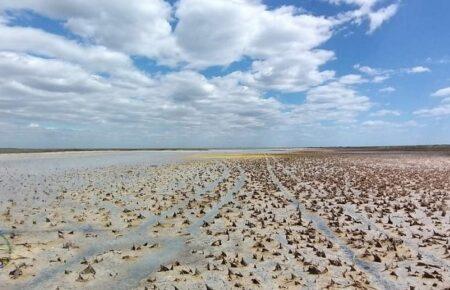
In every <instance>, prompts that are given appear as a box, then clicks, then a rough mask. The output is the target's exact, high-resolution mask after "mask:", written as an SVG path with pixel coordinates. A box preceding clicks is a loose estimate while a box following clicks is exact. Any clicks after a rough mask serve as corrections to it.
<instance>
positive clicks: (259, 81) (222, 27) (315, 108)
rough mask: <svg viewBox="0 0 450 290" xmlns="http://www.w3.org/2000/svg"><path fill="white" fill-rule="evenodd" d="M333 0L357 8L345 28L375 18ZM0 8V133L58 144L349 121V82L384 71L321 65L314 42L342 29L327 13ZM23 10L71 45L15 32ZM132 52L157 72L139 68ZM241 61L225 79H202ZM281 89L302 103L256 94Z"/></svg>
mask: <svg viewBox="0 0 450 290" xmlns="http://www.w3.org/2000/svg"><path fill="white" fill-rule="evenodd" d="M345 1H346V2H347V3H349V4H355V5H358V8H357V9H356V10H354V11H353V12H352V13H353V16H351V17H350V18H348V20H346V21H355V20H356V19H363V18H364V19H369V21H370V23H371V25H372V23H374V25H376V26H379V25H381V23H382V22H384V21H385V20H386V19H385V18H383V17H381V16H377V17H380V19H381V20H380V19H378V20H377V19H376V17H375V18H374V17H372V18H371V16H370V13H377V10H374V6H373V5H374V4H373V3H375V2H376V1H375V0H374V1H363V0H348V1H347V0H345ZM335 2H336V3H337V2H342V1H338V0H337V1H335ZM372 2H373V3H372ZM93 7H96V8H98V9H93ZM5 9H8V11H11V9H13V10H14V9H15V10H14V11H13V12H14V13H11V14H9V13H8V15H9V16H8V17H11V18H9V19H8V18H7V17H2V18H1V19H0V133H1V132H2V130H6V129H5V128H7V129H8V130H9V132H14V129H17V128H21V130H24V131H23V132H25V133H27V132H33V134H37V132H38V131H44V129H49V128H51V131H52V134H55V136H56V135H58V134H60V136H64V137H67V136H99V135H102V134H99V133H102V132H103V133H104V134H107V135H108V136H109V138H112V137H111V136H115V137H114V138H117V136H127V138H129V139H135V140H138V139H139V138H146V137H142V136H167V135H170V134H169V132H171V133H174V132H175V133H176V134H173V135H176V136H184V135H188V133H191V134H195V133H198V134H197V135H198V136H205V138H207V137H208V136H209V137H211V138H213V139H214V137H215V136H217V134H223V135H226V134H230V135H236V134H237V132H239V131H242V132H244V133H243V135H244V136H248V135H251V133H252V132H256V131H258V130H271V129H273V128H280V127H283V128H287V127H288V128H290V130H293V129H296V128H298V127H299V126H301V125H304V126H319V125H320V123H321V122H322V121H324V122H327V123H328V122H334V123H345V122H347V123H352V122H356V120H357V118H358V116H359V114H361V113H362V112H366V111H368V110H369V109H370V108H371V106H372V103H371V101H370V99H369V98H368V97H366V96H363V95H361V94H359V93H358V91H357V89H356V88H355V86H356V85H358V84H361V83H365V82H368V81H377V80H378V79H382V78H386V77H387V76H388V74H389V73H388V72H386V71H382V70H377V69H373V68H370V67H367V66H357V67H355V68H356V69H358V70H359V71H360V72H361V75H360V74H348V75H344V76H338V75H337V74H336V72H334V71H332V70H326V69H323V66H324V65H325V64H327V63H328V62H330V61H331V60H333V59H335V58H336V56H335V54H334V52H333V51H331V50H325V49H323V48H321V46H322V45H323V44H325V43H326V42H327V41H328V40H329V39H330V38H331V37H332V35H333V33H334V32H335V29H337V27H338V26H339V25H341V24H342V22H340V21H337V20H336V19H337V18H338V17H323V16H314V15H310V14H305V13H304V12H302V11H300V10H299V9H298V8H295V7H293V6H281V7H278V8H269V7H267V6H265V5H264V4H263V2H262V1H259V0H232V1H229V0H215V1H206V0H179V1H178V2H176V4H173V5H171V4H170V3H169V2H166V1H163V0H143V1H132V3H129V2H124V1H118V0H114V1H107V0H92V1H89V2H86V1H82V0H74V1H69V2H68V1H44V0H24V1H11V0H5V1H1V3H0V11H4V10H5ZM25 10H26V11H34V12H35V13H37V14H40V15H44V16H46V17H49V18H51V19H54V20H57V21H59V22H60V23H62V26H63V27H64V28H66V29H67V30H69V31H70V32H71V33H73V34H75V35H76V36H77V37H75V38H74V39H73V38H72V39H71V38H69V37H66V36H64V35H57V34H53V33H50V32H46V31H44V30H42V29H38V28H32V27H20V26H17V24H15V22H14V21H13V20H14V17H21V15H22V16H24V15H25V16H26V15H27V13H29V12H24V11H25ZM363 10H364V11H363ZM365 10H367V11H365ZM357 11H359V12H357ZM356 12H357V13H360V14H359V15H357V13H356ZM21 13H24V14H21ZM5 15H6V14H5ZM28 16H29V15H28ZM19 22H20V21H19ZM133 56H143V57H146V58H148V60H150V61H151V62H156V63H157V64H162V65H167V66H169V68H167V67H166V68H164V70H160V71H158V69H155V71H152V72H142V71H140V70H139V69H138V68H137V67H136V64H135V62H134V61H133ZM243 59H245V62H243V64H242V65H238V67H239V68H238V69H236V68H233V69H232V72H231V73H228V74H221V75H220V76H217V77H210V78H207V77H206V76H205V75H204V74H203V73H202V70H203V69H205V68H209V67H212V66H219V67H220V68H223V69H227V66H229V65H231V64H233V63H235V62H239V61H241V60H243ZM166 69H167V70H166ZM269 92H270V94H269ZM286 92H288V93H298V92H304V94H305V96H306V99H305V101H304V102H303V103H297V104H288V103H283V102H282V101H280V100H278V99H276V98H272V97H268V95H272V93H273V94H274V95H277V94H281V95H283V94H284V93H286ZM296 97H297V96H296ZM4 124H7V125H4ZM39 124H40V125H39ZM35 125H38V126H39V128H40V129H39V130H37V129H36V128H38V127H37V126H35ZM33 128H34V130H31V129H33ZM131 129H132V130H131ZM27 130H29V131H27ZM46 131H49V130H46ZM115 134H116V135H115ZM133 134H135V135H134V136H133ZM32 136H36V135H32ZM105 138H106V137H105Z"/></svg>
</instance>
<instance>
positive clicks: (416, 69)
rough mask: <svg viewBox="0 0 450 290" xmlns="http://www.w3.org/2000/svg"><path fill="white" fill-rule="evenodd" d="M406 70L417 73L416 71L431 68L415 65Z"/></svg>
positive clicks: (428, 70) (419, 71)
mask: <svg viewBox="0 0 450 290" xmlns="http://www.w3.org/2000/svg"><path fill="white" fill-rule="evenodd" d="M406 71H407V72H408V73H411V74H418V73H425V72H430V71H431V70H430V69H429V68H427V67H423V66H415V67H412V68H410V69H407V70H406Z"/></svg>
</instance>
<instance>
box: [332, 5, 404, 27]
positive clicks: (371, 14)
mask: <svg viewBox="0 0 450 290" xmlns="http://www.w3.org/2000/svg"><path fill="white" fill-rule="evenodd" d="M328 1H329V2H330V3H332V4H336V5H340V4H347V5H353V6H357V7H358V9H356V10H351V11H349V12H347V13H344V14H343V15H341V16H340V18H341V20H343V21H348V20H349V19H350V20H353V22H355V23H358V24H359V23H361V22H362V20H365V19H367V20H368V22H369V30H368V33H369V34H370V33H373V32H374V31H375V30H377V29H378V28H379V27H380V26H381V25H382V24H383V23H384V22H386V21H388V20H389V19H390V18H392V17H393V16H394V15H395V14H396V13H397V11H398V9H399V2H395V3H392V4H390V5H387V6H383V7H381V8H378V9H377V7H378V6H379V4H381V3H382V2H383V1H382V0H328Z"/></svg>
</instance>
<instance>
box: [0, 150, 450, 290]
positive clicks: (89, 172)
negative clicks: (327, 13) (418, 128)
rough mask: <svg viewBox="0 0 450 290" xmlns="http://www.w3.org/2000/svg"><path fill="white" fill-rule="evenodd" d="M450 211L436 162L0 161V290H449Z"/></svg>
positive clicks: (436, 156) (306, 154)
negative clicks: (303, 289)
mask: <svg viewBox="0 0 450 290" xmlns="http://www.w3.org/2000/svg"><path fill="white" fill-rule="evenodd" d="M436 151H439V150H436ZM449 197H450V157H449V156H448V155H446V154H440V153H439V152H416V153H414V152H408V153H407V154H405V153H404V152H402V151H399V150H397V151H395V152H389V151H383V152H372V151H371V152H370V153H369V152H365V151H364V150H358V151H357V152H350V151H348V150H312V149H309V150H304V151H298V152H287V151H284V152H283V151H279V152H269V151H266V152H263V151H261V152H257V151H254V152H248V151H247V152H244V151H233V152H229V151H223V152H207V153H205V152H75V153H69V152H58V153H32V154H5V155H1V156H0V288H1V289H107V288H109V289H239V288H240V289H302V288H305V289H342V288H346V289H374V288H375V289H446V288H447V289H448V288H449V287H450V273H449V271H450V254H449V249H450V244H449V243H450V241H449V234H450V213H449Z"/></svg>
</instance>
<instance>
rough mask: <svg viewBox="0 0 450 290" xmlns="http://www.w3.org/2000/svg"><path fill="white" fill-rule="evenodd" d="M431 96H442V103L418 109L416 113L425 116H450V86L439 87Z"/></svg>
mask: <svg viewBox="0 0 450 290" xmlns="http://www.w3.org/2000/svg"><path fill="white" fill-rule="evenodd" d="M431 96H432V97H439V98H442V99H441V102H440V104H439V105H438V106H436V107H434V108H426V109H420V110H417V111H415V112H414V114H415V115H419V116H423V117H446V116H450V87H446V88H442V89H439V90H437V91H435V92H434V93H433V94H431Z"/></svg>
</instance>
